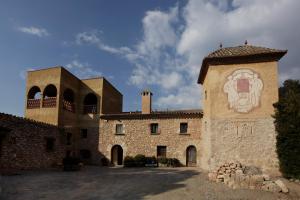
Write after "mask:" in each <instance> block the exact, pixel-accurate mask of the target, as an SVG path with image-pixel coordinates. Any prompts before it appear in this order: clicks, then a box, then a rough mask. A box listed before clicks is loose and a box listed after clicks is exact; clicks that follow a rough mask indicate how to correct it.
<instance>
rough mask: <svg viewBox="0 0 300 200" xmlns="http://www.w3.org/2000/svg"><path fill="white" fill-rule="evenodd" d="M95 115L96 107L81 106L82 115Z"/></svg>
mask: <svg viewBox="0 0 300 200" xmlns="http://www.w3.org/2000/svg"><path fill="white" fill-rule="evenodd" d="M88 113H92V114H96V113H97V105H84V106H83V114H88Z"/></svg>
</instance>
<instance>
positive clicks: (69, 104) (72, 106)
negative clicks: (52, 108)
mask: <svg viewBox="0 0 300 200" xmlns="http://www.w3.org/2000/svg"><path fill="white" fill-rule="evenodd" d="M63 108H64V109H65V110H67V111H70V112H73V113H74V112H75V104H74V103H72V102H69V101H66V100H63Z"/></svg>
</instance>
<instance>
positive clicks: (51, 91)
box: [43, 84, 57, 99]
mask: <svg viewBox="0 0 300 200" xmlns="http://www.w3.org/2000/svg"><path fill="white" fill-rule="evenodd" d="M56 96H57V89H56V87H55V85H53V84H49V85H47V86H46V87H45V89H44V92H43V97H44V99H48V98H53V97H56Z"/></svg>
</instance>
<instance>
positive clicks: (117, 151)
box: [111, 145, 123, 165]
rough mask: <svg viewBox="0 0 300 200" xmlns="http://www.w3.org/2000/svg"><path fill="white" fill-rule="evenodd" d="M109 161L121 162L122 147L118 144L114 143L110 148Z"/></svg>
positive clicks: (119, 163) (118, 163) (116, 163)
mask: <svg viewBox="0 0 300 200" xmlns="http://www.w3.org/2000/svg"><path fill="white" fill-rule="evenodd" d="M111 163H112V164H113V165H122V164H123V149H122V147H121V146H120V145H115V146H113V147H112V148H111Z"/></svg>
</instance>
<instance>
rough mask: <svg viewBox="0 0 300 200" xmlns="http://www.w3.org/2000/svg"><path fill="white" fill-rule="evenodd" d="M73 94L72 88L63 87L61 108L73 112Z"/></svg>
mask: <svg viewBox="0 0 300 200" xmlns="http://www.w3.org/2000/svg"><path fill="white" fill-rule="evenodd" d="M74 102H75V94H74V91H73V90H72V89H69V88H67V89H65V91H64V93H63V108H64V109H65V110H68V111H71V112H75V104H74Z"/></svg>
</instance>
